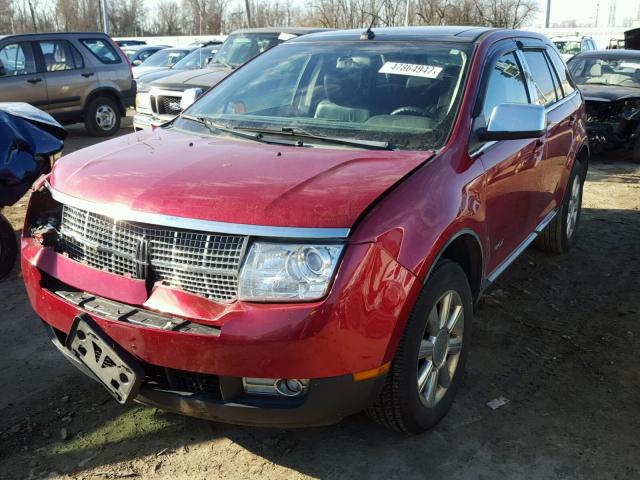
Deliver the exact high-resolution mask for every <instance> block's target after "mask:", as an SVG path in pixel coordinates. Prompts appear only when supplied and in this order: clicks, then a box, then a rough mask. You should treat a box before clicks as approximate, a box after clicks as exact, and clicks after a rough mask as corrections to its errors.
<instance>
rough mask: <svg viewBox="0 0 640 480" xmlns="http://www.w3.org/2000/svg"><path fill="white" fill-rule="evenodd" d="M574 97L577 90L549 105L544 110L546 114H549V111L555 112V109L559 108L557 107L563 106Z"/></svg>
mask: <svg viewBox="0 0 640 480" xmlns="http://www.w3.org/2000/svg"><path fill="white" fill-rule="evenodd" d="M576 95H578V90H577V89H576V90H574V91H573V92H571V93H570V94H569V95H567V96H566V97H564V98H562V99H560V100H558V101H557V102H555V103H552V104H551V105H549V106H548V107H547V108H546V110H547V113H549V112H551V111H553V110H555V109H556V108H557V107H559V106H561V105H564V104H565V103H567V102H568V101H569V100H573V97H575V96H576Z"/></svg>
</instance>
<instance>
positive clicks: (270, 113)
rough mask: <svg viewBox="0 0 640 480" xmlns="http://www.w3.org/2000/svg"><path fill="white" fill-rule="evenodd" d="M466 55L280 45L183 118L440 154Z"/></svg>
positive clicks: (383, 46)
mask: <svg viewBox="0 0 640 480" xmlns="http://www.w3.org/2000/svg"><path fill="white" fill-rule="evenodd" d="M468 49H469V46H468V45H457V44H451V43H447V44H444V43H427V42H375V41H370V42H340V43H337V42H331V43H328V44H317V43H293V44H283V45H282V46H280V47H278V48H274V49H273V50H271V51H269V52H267V53H265V54H264V55H262V56H260V57H258V58H257V59H255V60H254V61H252V62H250V63H248V64H247V65H246V66H244V67H243V68H242V69H241V70H239V71H238V72H237V73H236V74H234V75H230V76H229V77H227V79H226V80H224V81H223V82H221V83H220V84H219V85H218V86H217V87H216V88H215V89H213V90H211V91H210V92H209V93H208V94H207V95H206V96H204V97H203V98H202V99H201V100H199V101H198V102H197V103H196V104H194V105H193V106H192V107H191V108H189V109H187V111H186V114H188V115H189V116H192V117H194V116H198V117H205V118H208V119H210V120H212V121H214V122H215V123H216V124H218V125H224V126H225V127H228V128H236V129H263V130H264V129H268V130H270V131H274V132H282V131H283V129H284V130H286V131H289V132H291V131H292V129H294V130H296V131H304V133H307V134H313V135H318V136H326V137H333V138H343V139H352V140H364V141H378V142H388V143H389V144H391V145H393V146H394V147H395V148H404V149H416V150H421V149H432V148H439V147H441V146H442V145H443V144H444V142H445V141H446V139H447V137H448V134H449V131H450V130H451V127H452V125H453V121H454V119H455V114H456V112H457V109H458V104H459V102H460V97H461V92H462V89H463V86H464V80H465V78H466V71H467V65H468V63H469V62H468ZM188 123H189V122H188V121H187V120H179V121H178V122H176V126H178V127H183V126H184V127H186V126H187V124H188ZM191 123H193V122H191Z"/></svg>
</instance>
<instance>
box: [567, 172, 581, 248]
mask: <svg viewBox="0 0 640 480" xmlns="http://www.w3.org/2000/svg"><path fill="white" fill-rule="evenodd" d="M581 188H582V186H581V184H580V177H579V176H578V175H576V176H575V177H574V179H573V185H571V192H570V194H569V205H568V207H567V238H571V235H573V231H574V230H575V228H576V223H578V214H579V213H580V190H581Z"/></svg>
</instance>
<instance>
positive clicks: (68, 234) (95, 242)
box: [59, 205, 247, 302]
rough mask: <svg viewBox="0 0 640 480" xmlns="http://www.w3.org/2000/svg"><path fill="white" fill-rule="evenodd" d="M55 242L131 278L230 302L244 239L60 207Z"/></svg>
mask: <svg viewBox="0 0 640 480" xmlns="http://www.w3.org/2000/svg"><path fill="white" fill-rule="evenodd" d="M59 233H60V234H59V239H60V241H59V246H60V249H61V250H62V252H64V253H66V254H67V255H68V256H69V258H71V259H72V260H76V261H78V262H81V263H84V264H86V265H89V266H91V267H94V268H99V269H101V270H105V271H107V272H111V273H116V274H118V275H124V276H126V277H130V278H138V279H142V278H147V276H148V275H150V276H151V278H152V279H153V280H159V281H162V282H163V283H165V284H166V285H169V286H171V287H174V288H178V289H181V290H184V291H187V292H192V293H195V294H198V295H203V296H205V297H207V298H211V299H214V300H219V301H225V302H229V301H233V300H235V299H236V297H237V291H238V271H239V269H240V262H241V260H242V255H243V254H244V250H245V246H246V242H247V238H246V237H245V236H240V235H222V234H216V233H205V232H194V231H186V230H177V229H171V228H164V227H160V226H150V225H143V224H138V223H131V222H127V221H122V220H114V219H113V218H110V217H107V216H104V215H98V214H96V213H92V212H88V211H86V210H81V209H79V208H75V207H70V206H68V205H64V207H63V209H62V222H61V225H60V232H59Z"/></svg>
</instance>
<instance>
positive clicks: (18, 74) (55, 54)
mask: <svg viewBox="0 0 640 480" xmlns="http://www.w3.org/2000/svg"><path fill="white" fill-rule="evenodd" d="M135 94H136V86H135V82H134V81H133V78H132V75H131V66H130V64H129V61H128V59H127V57H126V55H125V54H124V53H123V52H122V50H121V49H120V48H119V47H118V46H117V45H116V44H115V43H113V41H112V40H111V39H110V38H109V37H108V36H107V35H104V34H102V33H91V32H85V33H38V34H28V35H9V36H4V37H0V101H3V102H7V101H19V102H27V103H30V104H31V105H33V106H36V107H39V108H41V109H42V110H44V111H46V112H48V113H50V114H51V115H52V116H53V117H54V118H56V119H57V120H58V121H59V122H61V123H63V124H68V123H75V122H84V123H85V125H86V128H87V131H88V132H89V134H91V135H94V136H109V135H112V134H114V133H115V132H117V131H118V129H119V128H120V119H121V117H122V115H124V114H125V113H126V109H127V108H128V107H130V106H132V105H133V102H134V99H135Z"/></svg>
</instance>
